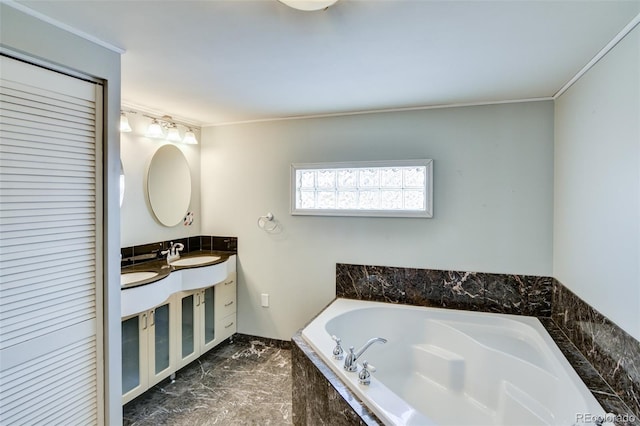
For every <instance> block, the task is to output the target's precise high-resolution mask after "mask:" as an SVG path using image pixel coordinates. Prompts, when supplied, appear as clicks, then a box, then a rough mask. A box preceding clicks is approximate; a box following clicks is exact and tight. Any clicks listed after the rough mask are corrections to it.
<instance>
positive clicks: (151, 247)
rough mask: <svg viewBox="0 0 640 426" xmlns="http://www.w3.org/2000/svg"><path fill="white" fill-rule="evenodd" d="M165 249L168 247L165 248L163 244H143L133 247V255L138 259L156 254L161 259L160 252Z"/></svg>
mask: <svg viewBox="0 0 640 426" xmlns="http://www.w3.org/2000/svg"><path fill="white" fill-rule="evenodd" d="M165 248H166V247H165V246H164V244H163V242H156V243H149V244H141V245H138V246H134V247H133V255H134V256H136V257H137V256H142V255H146V254H155V255H156V256H157V257H159V256H160V252H161V251H162V250H164V249H165Z"/></svg>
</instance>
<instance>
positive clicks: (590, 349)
mask: <svg viewBox="0 0 640 426" xmlns="http://www.w3.org/2000/svg"><path fill="white" fill-rule="evenodd" d="M552 306H553V311H552V318H553V320H554V322H555V323H556V324H558V326H559V327H560V328H561V329H562V331H563V332H564V333H565V334H566V335H567V336H568V337H569V339H571V341H572V342H573V344H575V346H576V347H577V348H578V349H579V350H580V352H581V353H582V354H583V355H584V356H585V358H586V359H587V360H588V361H589V362H590V363H591V364H592V365H593V366H594V367H595V368H596V370H597V371H598V372H599V374H600V375H601V376H602V377H603V378H604V380H606V381H607V383H609V384H610V385H611V387H612V388H613V390H614V391H615V394H616V395H617V396H619V397H620V398H621V399H622V401H623V402H624V403H625V404H626V405H627V406H628V407H629V409H630V410H631V412H633V413H634V414H635V415H636V417H639V418H640V342H638V341H637V340H635V339H634V338H633V337H631V336H630V335H629V334H627V333H626V332H625V331H624V330H622V329H621V328H619V327H618V326H617V325H615V324H614V323H613V322H611V321H610V320H609V319H608V318H606V317H605V316H604V315H602V314H600V313H599V312H598V311H596V310H595V309H594V308H592V307H591V306H590V305H588V304H587V303H585V302H584V301H583V300H582V299H580V298H579V297H578V296H576V295H575V294H573V293H572V292H571V291H570V290H569V289H567V288H566V287H565V286H564V285H562V284H561V283H560V282H558V281H557V280H555V282H554V287H553V301H552Z"/></svg>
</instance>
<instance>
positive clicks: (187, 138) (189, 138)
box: [182, 129, 198, 145]
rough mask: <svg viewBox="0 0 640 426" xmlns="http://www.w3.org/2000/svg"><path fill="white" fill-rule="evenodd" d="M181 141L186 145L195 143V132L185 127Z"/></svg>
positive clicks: (196, 142)
mask: <svg viewBox="0 0 640 426" xmlns="http://www.w3.org/2000/svg"><path fill="white" fill-rule="evenodd" d="M182 143H186V144H187V145H197V144H198V139H196V134H195V133H193V131H192V130H191V129H187V131H186V132H185V134H184V139H182Z"/></svg>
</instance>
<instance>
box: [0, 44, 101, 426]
mask: <svg viewBox="0 0 640 426" xmlns="http://www.w3.org/2000/svg"><path fill="white" fill-rule="evenodd" d="M0 61H1V62H0V425H3V426H4V425H12V424H25V425H37V424H47V425H52V424H63V425H74V424H78V425H90V424H102V423H103V380H104V377H103V363H102V340H103V339H102V289H103V287H102V286H103V282H102V248H101V247H102V166H101V164H102V157H101V152H102V121H101V120H102V86H101V85H98V84H95V83H91V82H88V81H84V80H81V79H79V78H75V77H71V76H68V75H65V74H61V73H58V72H55V71H51V70H47V69H44V68H41V67H38V66H35V65H30V64H26V63H23V62H20V61H17V60H14V59H11V58H8V57H5V56H1V57H0Z"/></svg>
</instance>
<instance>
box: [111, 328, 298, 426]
mask: <svg viewBox="0 0 640 426" xmlns="http://www.w3.org/2000/svg"><path fill="white" fill-rule="evenodd" d="M291 423H292V422H291V350H290V346H289V342H280V341H273V340H270V339H262V338H259V337H252V336H244V335H236V336H235V337H234V341H233V343H230V344H229V343H222V344H221V345H220V346H218V347H217V348H214V349H212V350H211V351H210V352H208V353H207V354H205V355H203V356H202V357H201V358H200V359H199V360H196V361H194V362H192V363H191V364H189V365H188V366H186V367H185V368H183V369H182V370H180V371H178V372H177V373H176V380H175V382H174V383H171V382H170V381H169V380H165V381H163V382H161V383H159V384H158V385H156V386H155V387H154V388H152V389H150V390H149V391H147V392H146V393H145V394H143V395H141V396H139V397H138V398H136V399H134V400H133V401H131V402H129V403H128V404H126V405H125V406H124V407H123V425H125V426H142V425H145V426H150V425H153V426H157V425H177V426H179V425H189V426H204V425H225V426H227V425H286V424H291Z"/></svg>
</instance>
